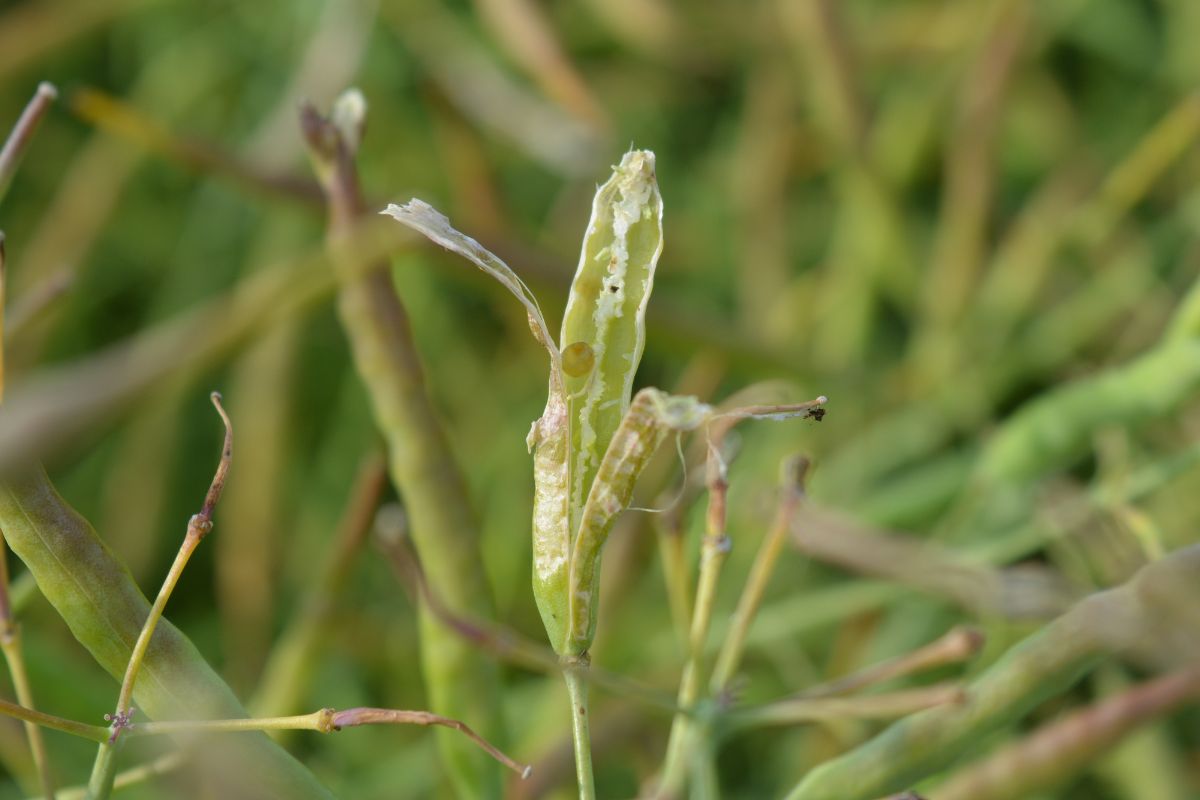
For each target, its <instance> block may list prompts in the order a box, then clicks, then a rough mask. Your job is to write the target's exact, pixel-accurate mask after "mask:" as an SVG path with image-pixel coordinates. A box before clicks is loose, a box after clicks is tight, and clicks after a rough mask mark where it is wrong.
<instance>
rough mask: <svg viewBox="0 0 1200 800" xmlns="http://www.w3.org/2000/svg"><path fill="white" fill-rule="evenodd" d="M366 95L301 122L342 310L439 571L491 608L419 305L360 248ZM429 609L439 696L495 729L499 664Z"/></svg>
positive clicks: (489, 780)
mask: <svg viewBox="0 0 1200 800" xmlns="http://www.w3.org/2000/svg"><path fill="white" fill-rule="evenodd" d="M354 97H355V96H354V94H352V93H350V92H348V93H346V94H345V95H343V97H342V99H340V100H339V101H338V103H339V106H338V108H340V109H341V111H342V112H344V113H340V114H339V113H337V109H335V114H334V119H326V118H324V117H322V116H321V115H320V114H318V113H317V112H316V110H315V109H313V108H312V107H310V106H305V107H304V108H303V109H302V110H301V132H302V134H303V135H304V138H305V141H306V143H307V145H308V149H309V155H310V156H311V160H312V163H313V167H314V170H315V171H316V173H317V176H318V179H319V180H320V182H321V184H322V188H323V189H324V191H325V194H326V199H327V204H328V208H329V230H328V237H327V246H328V250H329V252H330V255H331V258H332V261H333V263H334V269H335V271H336V272H337V274H338V277H339V288H338V303H337V308H338V315H339V317H340V319H341V322H342V327H343V329H344V330H345V332H346V335H347V338H348V339H349V342H350V345H351V353H352V356H353V358H354V365H355V369H356V370H357V372H358V374H359V376H360V377H361V378H362V381H363V384H364V386H365V387H366V389H367V395H368V397H369V399H370V401H371V409H372V413H373V415H374V418H375V421H376V424H377V426H378V427H379V430H380V433H382V434H383V437H384V439H385V440H386V442H387V448H388V463H389V472H390V474H391V476H392V482H393V484H394V485H395V487H396V489H397V491H399V493H400V494H401V495H402V496H403V498H404V505H405V511H406V513H407V514H408V515H409V518H410V519H411V521H412V537H413V541H414V542H415V544H416V546H417V551H418V552H419V553H420V556H421V558H422V560H423V562H424V564H425V567H426V569H427V570H428V574H429V576H430V579H431V581H432V583H433V584H434V585H436V586H437V587H438V589H439V590H440V591H441V593H442V597H443V598H444V599H445V600H446V602H447V603H448V604H449V605H450V606H451V607H452V608H453V609H454V610H455V611H460V612H461V611H466V612H470V613H472V614H477V615H479V616H484V617H486V616H490V615H491V612H492V599H491V595H490V593H489V590H488V581H487V575H486V573H485V571H484V569H483V562H482V561H481V560H480V558H479V555H478V554H479V546H478V545H479V526H478V524H477V521H476V519H475V517H474V515H473V513H472V511H471V503H470V496H469V494H468V492H467V488H466V482H465V480H464V478H463V476H462V472H461V471H460V469H459V467H458V464H457V463H456V462H455V459H454V456H453V453H452V451H451V449H450V445H449V441H448V438H447V436H446V433H445V430H444V428H443V425H442V422H441V420H440V419H439V417H438V414H437V412H436V411H435V409H434V406H433V402H432V401H431V400H430V397H429V392H428V389H427V388H426V383H425V372H424V368H423V367H422V365H421V360H420V355H419V353H418V352H417V347H416V343H415V341H414V339H413V332H412V328H411V324H410V322H409V317H408V312H407V310H406V309H405V307H404V305H403V303H401V301H400V298H399V296H398V295H397V293H396V289H395V286H394V285H393V283H392V277H391V272H390V270H389V265H388V263H387V262H386V261H385V260H379V261H366V260H365V259H364V258H363V257H362V256H361V255H359V254H357V253H355V252H354V250H355V242H354V239H355V237H356V236H357V235H358V234H357V228H356V224H357V223H358V221H359V220H361V219H362V218H363V217H364V215H366V214H367V213H368V212H367V209H368V206H367V203H366V200H365V199H364V197H363V194H362V191H361V187H360V185H359V181H358V173H357V170H356V167H355V165H354V155H355V151H356V149H357V144H358V138H359V137H360V136H361V133H362V130H361V129H362V125H363V124H364V123H365V105H360V104H356V103H355V102H354ZM364 267H367V268H368V269H367V270H366V271H363V268H364ZM419 613H420V617H419V620H420V638H421V659H422V670H423V674H424V676H425V680H426V683H427V685H428V688H429V695H430V703H431V705H432V706H433V707H434V708H435V709H437V710H438V711H442V712H445V713H447V714H450V715H452V716H454V717H459V718H462V719H465V720H468V721H469V722H471V723H472V724H474V725H475V726H476V727H478V728H480V730H483V731H484V732H486V733H488V734H489V735H496V734H499V733H500V732H501V731H502V730H503V722H502V720H501V717H500V713H499V705H498V702H497V700H498V698H499V696H500V691H499V685H500V684H499V672H498V670H497V669H496V666H495V665H494V664H492V663H491V662H489V661H488V660H487V659H486V657H485V656H484V655H483V654H482V653H479V652H477V651H475V650H474V649H473V648H471V647H470V645H468V644H466V643H464V642H461V641H459V640H458V638H457V637H456V636H455V635H454V634H453V633H452V632H450V631H447V630H446V629H445V628H444V627H443V626H442V625H441V624H440V622H439V621H438V620H437V619H436V618H435V617H434V616H433V615H432V614H431V613H430V612H429V610H428V609H427V608H425V607H424V606H422V607H421V608H420V612H419ZM438 738H439V742H438V743H439V747H440V750H441V752H442V756H443V759H444V760H445V762H446V763H447V765H448V766H449V773H450V777H451V779H452V781H453V782H454V784H455V788H456V789H457V791H458V793H459V795H460V796H463V797H471V798H477V797H478V798H490V797H495V798H498V797H500V796H501V794H502V791H503V787H502V784H501V775H500V772H499V771H498V770H496V769H495V768H494V765H492V764H491V763H489V762H487V761H486V760H485V759H481V758H479V757H478V756H477V754H476V753H475V752H473V751H471V750H470V749H468V748H465V747H463V746H462V743H461V742H459V741H457V740H456V739H454V738H453V737H446V736H440V737H438Z"/></svg>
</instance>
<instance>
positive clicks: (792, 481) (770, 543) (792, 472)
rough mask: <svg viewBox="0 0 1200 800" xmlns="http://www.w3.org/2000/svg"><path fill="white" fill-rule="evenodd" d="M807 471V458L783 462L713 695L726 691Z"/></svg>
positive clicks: (714, 680) (715, 669)
mask: <svg viewBox="0 0 1200 800" xmlns="http://www.w3.org/2000/svg"><path fill="white" fill-rule="evenodd" d="M807 472H808V460H807V459H805V458H802V457H801V458H795V459H792V460H790V461H788V462H786V463H785V464H784V469H783V473H784V474H783V482H782V491H783V494H782V496H781V497H780V498H779V508H778V509H777V511H776V512H775V521H774V522H773V523H772V525H771V529H770V531H768V532H767V536H766V538H765V539H763V542H762V544H761V545H760V546H759V549H758V554H757V555H756V556H755V557H754V565H753V566H752V567H751V568H750V575H749V577H748V578H747V579H746V585H745V587H744V588H743V589H742V596H741V598H740V599H739V600H738V605H737V610H736V611H734V612H733V619H732V621H731V623H730V626H729V632H728V633H727V634H726V635H725V641H724V642H723V643H722V645H721V650H720V653H719V654H718V655H717V661H716V666H714V667H713V674H712V681H711V690H712V692H713V694H714V695H715V696H721V695H723V694H724V693H725V692H726V690H727V689H728V687H729V682H730V681H731V680H732V679H733V676H734V674H735V673H736V672H737V669H738V666H739V665H740V664H741V661H742V653H743V652H744V651H745V647H746V635H747V634H748V633H749V631H750V623H752V622H753V621H754V616H755V615H756V614H757V613H758V607H759V605H760V604H761V603H762V598H763V594H764V593H765V592H766V590H767V583H768V582H769V581H770V580H771V575H772V574H773V573H774V572H775V563H776V562H777V561H778V560H779V553H780V551H781V550H782V549H783V545H784V544H785V543H786V542H787V539H788V532H789V531H790V530H791V527H792V520H793V518H794V517H795V515H796V511H797V509H798V508H799V507H800V504H801V502H802V501H803V499H804V480H805V476H806V475H807Z"/></svg>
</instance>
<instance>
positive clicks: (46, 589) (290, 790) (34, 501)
mask: <svg viewBox="0 0 1200 800" xmlns="http://www.w3.org/2000/svg"><path fill="white" fill-rule="evenodd" d="M0 527H2V528H3V529H4V533H5V535H6V537H7V540H8V544H9V546H10V547H11V548H12V550H13V552H14V553H16V554H17V556H18V557H19V558H20V559H21V560H22V561H24V562H25V564H26V566H28V567H29V571H30V572H31V573H32V574H33V576H34V578H35V579H36V580H37V584H38V588H39V589H40V590H41V592H42V594H44V595H45V596H46V599H47V600H49V601H50V603H51V604H52V605H53V606H54V608H55V609H56V610H57V611H58V613H59V614H60V615H61V616H62V618H63V619H64V620H65V621H66V623H67V625H68V626H69V627H70V629H71V633H72V634H74V635H75V638H76V639H78V640H79V642H80V643H81V644H82V645H83V646H84V647H86V648H87V649H88V651H89V652H90V653H91V654H92V656H93V657H94V658H95V659H96V661H97V662H98V663H99V664H100V666H102V667H103V668H104V669H105V670H106V671H108V673H109V674H110V675H112V676H113V677H114V678H118V679H119V678H120V677H121V675H122V674H124V672H125V666H126V664H127V663H128V662H129V656H130V652H131V651H132V649H133V644H134V642H135V641H136V640H137V637H138V633H139V632H140V631H141V629H142V624H143V623H144V622H145V619H146V616H147V615H148V613H149V611H150V604H149V602H147V600H146V598H145V596H144V595H143V594H142V593H141V591H140V590H139V589H138V587H137V585H136V584H135V583H134V582H133V578H132V577H131V576H130V574H129V571H128V570H127V569H126V568H125V566H124V565H123V564H121V562H120V561H118V560H117V558H116V557H115V556H114V555H113V554H112V552H111V551H109V549H108V548H107V547H106V546H105V545H104V543H103V542H102V541H101V540H100V538H99V537H98V536H97V535H96V532H95V531H94V530H93V529H92V527H91V525H89V524H88V523H87V521H86V520H85V519H83V517H81V516H79V514H78V513H76V512H75V510H74V509H72V508H71V507H70V506H68V505H67V503H66V502H65V501H64V500H63V499H62V498H61V497H60V496H59V495H58V493H57V492H55V490H54V487H53V486H51V485H50V481H49V479H48V478H47V477H46V475H45V473H44V472H42V471H41V470H40V469H39V470H37V471H36V472H34V473H32V474H27V475H24V476H22V477H19V478H16V479H13V480H11V481H9V482H8V483H7V484H5V485H3V486H0ZM115 699H116V692H115V691H114V693H113V700H114V702H115ZM134 701H135V703H136V706H137V708H138V709H139V711H142V712H144V713H145V714H146V715H148V716H149V717H151V718H154V719H206V718H232V717H245V716H246V711H245V709H243V708H242V706H241V704H240V703H239V702H238V700H237V698H236V697H235V696H234V694H233V692H232V691H231V690H230V689H229V687H228V686H226V685H225V683H224V682H223V681H222V680H221V678H220V677H219V676H218V675H217V673H216V672H214V671H213V669H212V667H210V666H209V665H208V663H207V662H206V661H205V660H204V657H203V656H201V655H200V653H199V651H198V650H196V648H195V646H194V645H193V644H192V643H191V641H189V640H188V638H187V637H186V636H184V635H183V634H182V633H181V632H180V631H179V629H178V628H176V627H174V626H173V625H171V623H170V622H168V621H167V620H163V621H162V622H161V623H160V624H159V626H158V628H157V629H156V631H155V634H154V638H153V640H152V641H151V644H150V648H149V650H148V651H147V653H146V659H145V661H144V662H143V667H142V671H141V673H140V675H139V676H138V679H137V683H136V684H135V687H134ZM231 752H237V753H238V757H239V758H241V759H244V762H243V763H242V765H241V768H238V767H232V766H231V765H227V766H226V767H225V769H226V770H229V769H231V768H232V769H234V770H235V771H236V777H237V781H238V782H239V790H241V791H243V792H244V795H241V796H246V797H256V798H257V797H263V798H266V797H288V798H328V797H331V796H332V795H330V793H329V792H328V791H327V790H326V789H325V788H324V787H322V786H321V785H320V783H318V782H317V780H316V778H315V777H313V775H312V773H310V772H309V771H308V770H307V769H306V768H305V767H304V766H303V765H302V764H300V763H299V762H298V761H296V760H295V759H294V758H292V756H290V755H289V754H288V753H287V751H285V750H284V749H283V748H281V747H279V746H278V745H276V744H275V743H274V742H272V741H271V740H270V739H269V738H267V736H266V735H265V734H262V733H248V734H238V738H237V739H236V743H235V746H233V747H230V748H228V749H223V750H222V753H223V754H224V755H226V756H228V755H229V754H230V753H231ZM251 765H252V767H251ZM231 774H232V773H231ZM218 777H219V776H218Z"/></svg>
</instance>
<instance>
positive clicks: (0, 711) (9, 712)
mask: <svg viewBox="0 0 1200 800" xmlns="http://www.w3.org/2000/svg"><path fill="white" fill-rule="evenodd" d="M0 715H4V716H6V717H12V718H13V719H19V720H21V721H22V722H29V723H32V724H34V725H40V726H42V727H43V728H51V729H52V730H56V731H62V732H63V733H69V734H71V735H72V736H80V737H82V738H84V739H91V740H92V741H93V742H103V741H105V740H107V739H108V729H107V728H104V727H102V726H100V725H88V724H87V723H86V722H76V721H75V720H73V719H64V718H63V717H56V716H54V715H53V714H46V713H44V712H42V711H35V710H34V709H32V708H26V707H25V706H21V705H17V704H16V703H10V702H8V701H7V700H0Z"/></svg>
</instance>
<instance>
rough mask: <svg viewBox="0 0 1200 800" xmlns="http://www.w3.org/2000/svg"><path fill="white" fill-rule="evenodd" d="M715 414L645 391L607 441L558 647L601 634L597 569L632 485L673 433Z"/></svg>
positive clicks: (691, 401) (577, 546) (577, 547)
mask: <svg viewBox="0 0 1200 800" xmlns="http://www.w3.org/2000/svg"><path fill="white" fill-rule="evenodd" d="M711 414H712V408H711V407H710V406H707V405H705V404H704V403H701V402H700V401H698V400H697V399H696V398H694V397H673V396H671V395H668V394H667V393H666V392H663V391H660V390H658V389H653V388H650V389H643V390H642V391H640V392H638V395H637V397H636V398H634V400H633V404H632V405H631V406H630V407H629V411H628V412H627V413H626V414H625V416H624V418H622V420H621V424H620V425H619V426H618V428H617V430H616V432H615V434H614V435H613V437H612V439H611V441H610V442H609V445H608V450H607V451H606V452H605V454H604V458H603V459H602V460H601V462H600V464H599V467H598V469H597V470H596V479H595V480H594V481H593V482H592V484H591V489H590V490H589V491H588V496H587V502H586V503H585V504H584V506H583V509H582V512H581V514H580V524H579V533H578V535H577V536H576V537H575V542H574V546H573V548H572V551H571V564H570V595H569V604H570V606H569V608H570V630H569V633H568V637H567V639H566V641H565V642H563V643H562V644H561V645H560V644H559V643H558V642H554V643H553V644H554V646H555V649H557V650H559V652H565V653H567V654H569V655H580V654H582V653H584V652H586V651H587V649H588V647H590V646H591V643H592V639H593V638H594V637H595V635H596V610H597V608H598V607H599V600H600V595H599V592H600V580H599V574H598V567H599V565H600V556H601V553H602V551H603V548H604V543H605V542H606V541H607V540H608V534H609V533H610V532H611V531H612V527H613V523H614V522H615V521H616V518H617V515H618V514H620V513H621V512H622V511H624V510H625V509H626V508H627V507H628V506H629V501H630V499H631V498H632V497H633V487H634V485H635V484H636V483H637V479H638V477H639V476H640V475H641V474H642V470H644V469H645V468H646V464H647V463H648V462H649V461H650V457H651V456H652V455H654V452H655V451H656V450H657V449H658V447H659V445H661V444H662V442H663V440H664V439H666V437H667V436H668V434H670V433H672V432H683V431H690V430H694V429H695V428H697V427H699V426H700V425H701V424H703V423H704V421H705V420H707V419H708V418H709V417H710V416H711Z"/></svg>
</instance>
